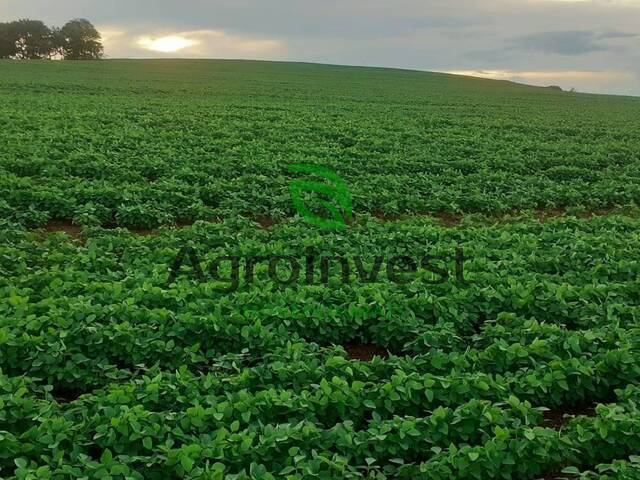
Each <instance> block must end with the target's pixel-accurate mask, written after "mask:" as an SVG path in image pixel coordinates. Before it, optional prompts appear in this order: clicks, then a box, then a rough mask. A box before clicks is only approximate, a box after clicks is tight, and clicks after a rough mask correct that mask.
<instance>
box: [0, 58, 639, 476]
mask: <svg viewBox="0 0 640 480" xmlns="http://www.w3.org/2000/svg"><path fill="white" fill-rule="evenodd" d="M639 106H640V101H638V100H637V99H633V98H623V97H603V96H589V95H579V94H569V93H563V92H559V91H557V90H554V89H539V88H533V87H526V86H521V85H515V84H510V83H503V82H491V81H484V80H476V79H470V78H463V77H451V76H446V75H433V74H424V73H418V72H405V71H392V70H382V69H358V68H343V67H329V66H312V65H288V64H268V63H257V62H205V61H190V62H173V61H150V62H134V61H113V62H112V61H108V62H84V63H74V64H63V63H62V62H47V63H33V62H32V63H27V62H3V63H0V111H1V112H2V113H3V115H1V116H0V127H1V129H0V139H1V140H2V141H3V145H4V146H5V147H4V148H3V149H2V150H0V173H1V174H2V175H0V478H3V479H5V478H6V479H10V480H18V479H20V480H33V479H55V480H63V479H72V478H90V479H114V480H120V479H123V480H124V479H158V480H159V479H168V478H171V479H173V478H180V479H185V480H195V479H225V478H226V479H231V480H233V479H238V480H242V479H256V480H258V479H260V480H263V479H266V480H268V479H281V478H282V479H290V480H301V479H304V480H307V479H356V478H370V479H379V480H383V479H389V480H391V479H394V480H395V479H424V480H431V479H433V480H445V479H446V480H449V479H463V480H467V479H468V480H485V479H505V480H533V479H536V478H541V477H545V478H557V477H558V478H559V477H562V476H572V477H573V478H581V479H583V480H592V479H595V478H599V477H598V476H599V475H601V476H602V478H607V479H609V478H610V479H632V478H638V470H639V465H640V463H639V461H638V457H637V456H636V455H637V454H638V452H640V410H639V408H638V405H640V361H639V360H640V280H639V279H638V274H639V273H640V264H639V263H638V259H639V258H640V228H639V227H640V218H639V215H638V209H637V203H638V198H640V177H639V176H638V171H640V170H639V169H638V167H639V166H640V165H639V164H640V150H639V149H638V133H639V131H638V129H639V125H640V123H639V122H638V120H639V119H640V113H639V112H640V109H638V107H639ZM292 163H315V164H318V165H326V166H328V167H330V168H332V169H334V170H335V171H337V172H338V173H339V174H340V175H341V176H342V177H343V178H344V179H345V181H346V183H347V184H348V186H349V189H350V191H351V194H352V196H353V208H354V213H355V219H354V221H353V222H350V224H349V225H348V228H344V229H342V230H338V231H331V232H328V231H322V230H318V229H316V228H314V227H313V226H311V225H309V224H307V223H305V221H304V219H302V218H300V217H298V216H295V215H294V210H293V208H292V205H291V204H292V202H291V199H290V198H289V191H288V189H287V183H288V182H289V181H290V179H291V175H290V174H289V173H288V169H287V167H288V166H289V165H290V164H292ZM615 207H618V210H617V211H616V212H613V211H609V209H613V208H615ZM564 208H566V210H567V211H568V212H569V214H570V215H565V216H562V217H558V218H547V219H546V221H540V219H539V218H538V217H539V216H540V212H537V213H536V212H532V210H535V209H564ZM594 210H607V211H606V212H605V211H602V212H599V213H603V214H604V213H606V215H601V216H595V217H593V218H587V217H588V216H587V215H586V214H587V213H589V212H593V211H594ZM422 213H435V214H442V213H464V214H465V215H464V218H462V220H461V222H460V224H459V225H457V226H456V227H455V228H446V227H444V226H443V225H442V224H441V222H440V221H439V220H437V219H435V218H432V217H430V216H428V215H412V214H422ZM555 213H556V214H557V213H558V212H557V211H556V212H555ZM397 214H405V215H406V216H407V218H402V219H395V220H390V217H393V216H395V215H397ZM485 214H486V215H485ZM381 216H383V217H386V219H384V220H383V219H380V218H377V217H381ZM499 216H500V217H501V218H500V221H496V218H494V217H499ZM264 217H270V218H268V219H267V220H268V221H267V222H265V218H264ZM271 219H276V220H280V221H279V222H278V223H276V224H275V225H270V228H263V227H264V224H265V223H269V224H270V223H271ZM50 220H64V221H73V222H74V223H75V224H77V225H81V226H83V229H82V232H81V235H78V236H73V235H69V234H66V233H51V232H50V231H49V232H46V231H43V230H35V231H34V230H33V227H41V226H44V225H48V230H52V225H51V224H48V222H49V221H50ZM196 220H199V221H196ZM211 220H215V221H211ZM191 221H196V223H194V224H193V225H189V226H187V227H185V228H174V227H170V226H169V227H165V228H160V229H159V230H157V231H155V232H145V233H153V234H151V235H140V233H141V232H137V233H136V232H133V231H131V230H127V229H126V228H113V227H118V226H120V227H129V228H154V227H157V226H158V225H171V224H173V223H177V222H191ZM260 223H262V226H261V225H260ZM67 227H68V225H67ZM105 227H108V228H105ZM187 246H188V247H189V248H190V249H191V251H193V252H196V253H197V256H198V259H199V261H200V269H201V270H202V271H203V272H204V274H205V277H206V278H205V281H200V280H199V279H198V278H197V275H196V270H197V269H194V268H193V266H192V265H190V264H189V263H186V264H185V265H183V266H182V269H181V270H180V272H179V275H178V276H177V277H176V279H175V281H174V282H168V279H169V277H170V268H171V266H172V265H173V264H174V261H175V259H176V257H177V255H178V253H179V252H180V251H181V250H182V249H183V248H184V247H187ZM457 251H463V252H464V262H463V266H464V275H463V277H464V280H465V281H461V279H460V276H459V275H458V273H459V272H457V271H456V265H457V264H456V261H455V258H454V256H455V253H456V252H457ZM308 255H314V256H315V257H316V259H318V261H319V259H320V258H321V257H325V258H327V257H331V258H333V260H332V262H331V263H330V265H331V269H330V270H331V271H330V273H331V275H328V279H327V281H326V282H323V281H322V279H321V277H320V275H319V273H318V270H315V271H314V277H313V280H312V281H306V279H304V280H300V281H298V282H294V283H285V282H283V281H277V280H274V278H273V277H272V276H271V275H270V274H269V272H268V269H267V265H266V263H265V262H262V263H260V262H258V264H257V265H256V266H255V269H254V271H253V278H252V281H248V280H247V277H245V276H244V273H243V275H242V276H240V277H239V283H238V285H237V288H236V289H234V290H233V291H225V290H224V288H221V287H224V286H225V281H224V280H225V278H229V276H230V275H231V274H232V273H233V268H232V267H233V264H232V262H231V261H230V260H229V261H224V262H222V263H221V265H220V269H219V271H218V274H219V277H220V278H219V280H215V279H214V278H212V271H211V269H210V266H211V265H212V263H213V261H214V259H216V258H221V257H233V256H237V257H239V258H241V259H243V261H244V260H246V259H249V258H254V259H255V258H260V257H264V256H280V257H287V258H298V259H304V258H305V256H308ZM398 256H408V257H411V258H412V259H416V260H419V259H421V258H430V259H431V260H432V262H433V264H432V265H435V266H437V269H432V270H431V271H429V270H425V269H419V270H418V271H417V272H415V273H413V274H412V275H410V277H409V278H406V277H405V280H408V281H406V282H393V281H390V280H389V279H388V278H387V276H385V275H384V274H381V275H380V276H379V279H378V281H377V282H374V283H371V282H367V281H364V280H363V278H364V277H363V276H361V275H360V271H358V270H355V269H352V270H350V272H349V278H348V281H343V279H342V271H341V268H340V262H339V261H336V258H337V257H343V258H349V259H355V258H359V259H361V260H362V261H363V262H364V267H365V268H366V270H367V271H371V269H372V268H373V265H374V264H375V261H376V258H378V257H380V258H384V259H389V258H393V257H398ZM245 267H246V265H243V268H245ZM243 272H244V270H243ZM438 272H440V273H438ZM442 272H448V273H449V275H448V276H446V281H438V280H443V278H445V276H443V273H442ZM280 273H281V274H282V277H286V276H287V275H286V273H287V271H286V265H285V266H284V267H283V271H281V272H280ZM354 345H355V346H356V347H359V348H362V347H367V348H372V347H371V346H372V345H375V346H376V347H377V349H378V350H375V351H380V350H382V351H387V352H388V354H389V355H388V356H387V355H379V356H376V357H374V358H373V359H372V360H371V359H370V358H360V357H356V356H355V355H354V353H353V348H354ZM563 415H564V416H566V418H563ZM562 471H564V472H565V473H560V472H562Z"/></svg>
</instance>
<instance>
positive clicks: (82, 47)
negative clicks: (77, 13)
mask: <svg viewBox="0 0 640 480" xmlns="http://www.w3.org/2000/svg"><path fill="white" fill-rule="evenodd" d="M56 37H57V38H58V43H59V45H58V47H59V48H60V50H61V52H62V54H63V57H64V59H65V60H96V59H99V58H102V57H103V52H104V48H103V46H102V41H101V37H100V33H99V32H98V31H97V30H96V28H95V27H94V26H93V25H92V24H91V22H90V21H89V20H85V19H83V18H77V19H75V20H71V21H70V22H67V23H66V24H65V25H64V26H63V27H62V28H61V29H60V31H59V32H57V33H56Z"/></svg>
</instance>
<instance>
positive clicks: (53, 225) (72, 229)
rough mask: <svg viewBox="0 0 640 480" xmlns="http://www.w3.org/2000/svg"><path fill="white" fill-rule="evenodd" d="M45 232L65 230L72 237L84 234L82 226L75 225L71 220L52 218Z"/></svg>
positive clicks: (45, 227)
mask: <svg viewBox="0 0 640 480" xmlns="http://www.w3.org/2000/svg"><path fill="white" fill-rule="evenodd" d="M44 231H45V233H56V232H64V233H66V234H67V235H69V236H70V237H72V238H78V237H80V236H81V235H82V227H80V226H78V225H74V224H73V222H72V221H71V220H51V221H50V222H49V223H47V224H46V225H45V226H44Z"/></svg>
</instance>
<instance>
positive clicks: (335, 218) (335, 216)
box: [289, 165, 353, 230]
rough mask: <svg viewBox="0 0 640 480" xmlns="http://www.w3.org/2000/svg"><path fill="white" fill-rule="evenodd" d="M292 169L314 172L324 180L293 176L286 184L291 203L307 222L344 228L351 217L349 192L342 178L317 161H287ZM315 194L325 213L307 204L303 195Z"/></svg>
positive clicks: (306, 172)
mask: <svg viewBox="0 0 640 480" xmlns="http://www.w3.org/2000/svg"><path fill="white" fill-rule="evenodd" d="M289 171H290V172H292V173H305V174H309V175H316V176H318V177H321V178H323V179H324V180H325V181H324V182H320V181H309V180H293V181H292V182H291V183H290V184H289V190H290V192H291V199H292V200H293V206H294V207H295V209H296V210H297V212H298V213H299V214H300V216H301V217H303V218H304V219H305V220H306V221H307V222H309V223H310V224H311V225H315V226H316V227H319V228H324V229H327V230H344V229H345V228H347V226H348V224H349V223H351V221H352V219H353V211H352V203H351V195H350V194H349V188H348V187H347V184H346V183H345V181H344V180H343V179H342V178H340V176H339V175H338V174H336V173H335V172H334V171H333V170H330V169H328V168H326V167H322V166H319V165H290V166H289ZM305 193H307V196H306V198H309V195H308V194H315V195H314V196H316V198H315V199H314V200H315V201H316V202H317V203H318V204H319V205H321V206H322V207H323V208H324V209H325V210H326V211H327V212H328V213H329V217H323V216H320V215H318V214H316V213H314V212H313V211H311V209H310V208H309V207H308V206H307V203H306V202H305V196H304V195H303V194H305Z"/></svg>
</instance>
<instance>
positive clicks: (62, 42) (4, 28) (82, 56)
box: [0, 19, 104, 60]
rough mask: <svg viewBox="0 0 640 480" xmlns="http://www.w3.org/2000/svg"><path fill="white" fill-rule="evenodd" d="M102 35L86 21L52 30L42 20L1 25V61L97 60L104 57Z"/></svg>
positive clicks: (25, 20)
mask: <svg viewBox="0 0 640 480" xmlns="http://www.w3.org/2000/svg"><path fill="white" fill-rule="evenodd" d="M103 50H104V49H103V46H102V41H101V38H100V33H99V32H98V31H97V30H96V29H95V27H94V26H93V25H92V24H91V22H89V21H88V20H85V19H75V20H71V21H70V22H67V23H66V24H65V25H64V26H63V27H62V28H56V27H54V28H49V27H47V26H46V25H45V24H44V23H42V22H41V21H40V20H29V19H22V20H17V21H14V22H8V23H0V58H14V59H47V58H49V59H50V58H55V57H58V58H64V59H65V60H94V59H99V58H102V57H103Z"/></svg>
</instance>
